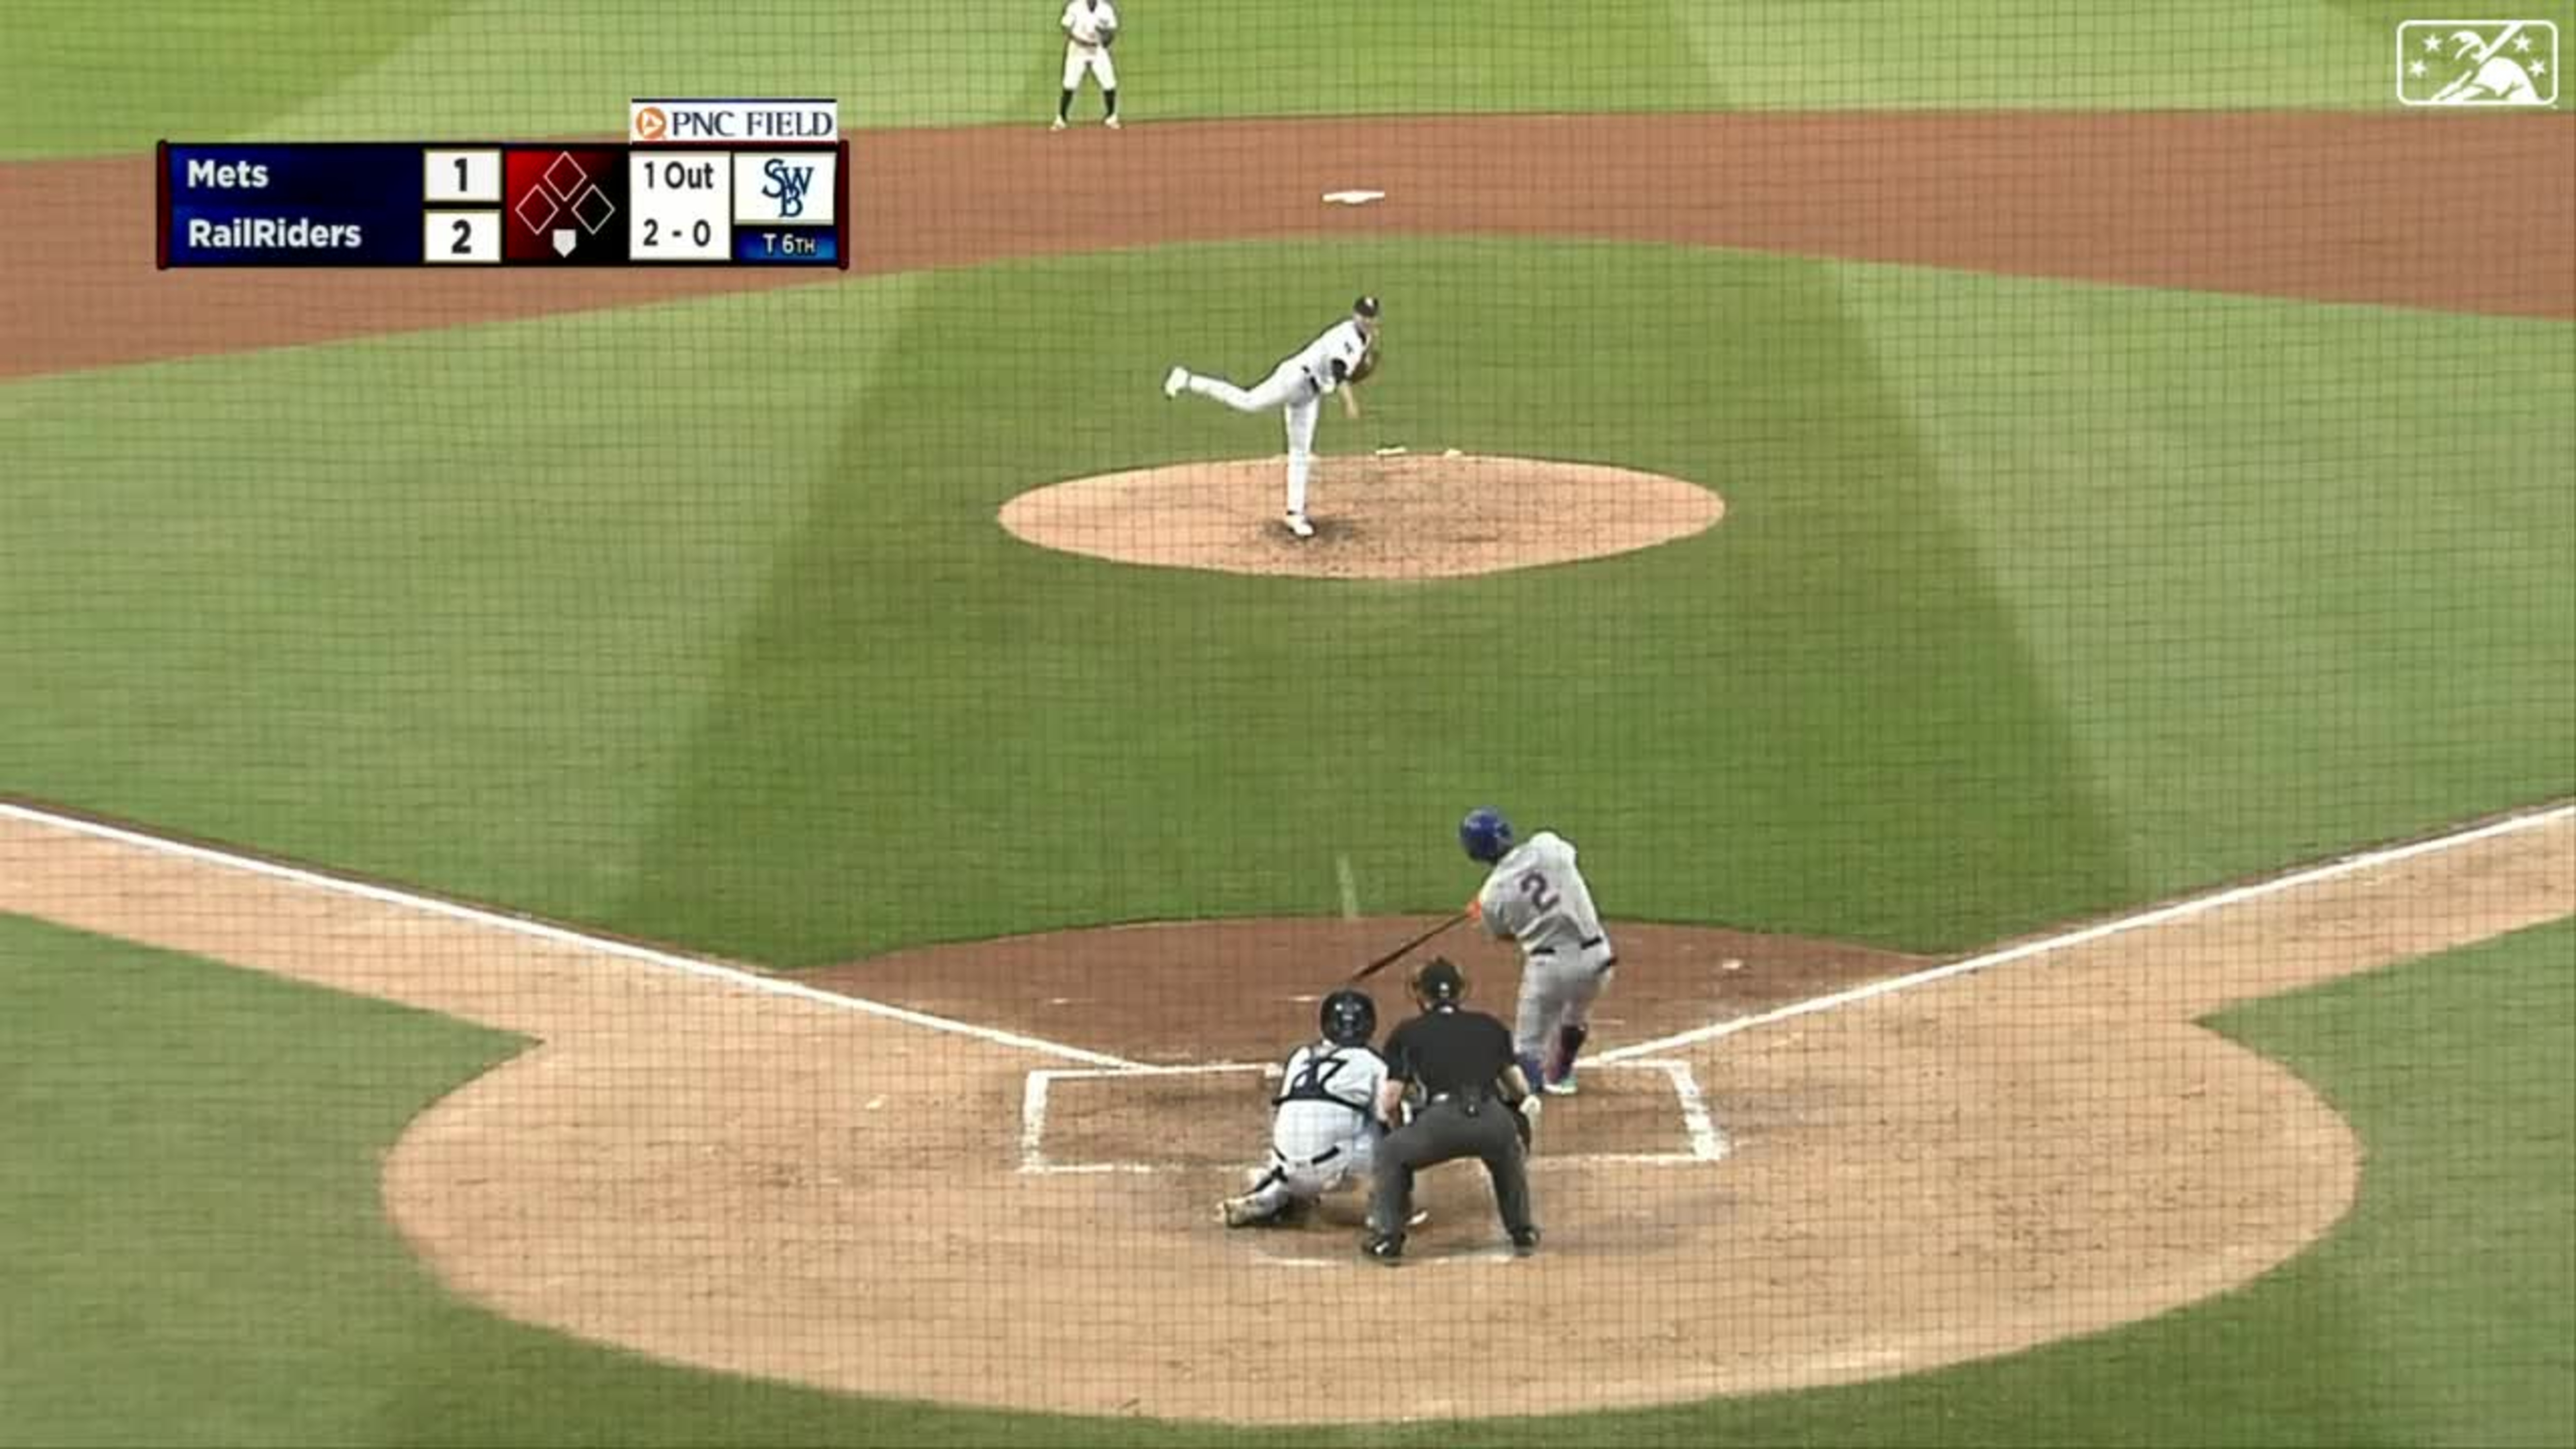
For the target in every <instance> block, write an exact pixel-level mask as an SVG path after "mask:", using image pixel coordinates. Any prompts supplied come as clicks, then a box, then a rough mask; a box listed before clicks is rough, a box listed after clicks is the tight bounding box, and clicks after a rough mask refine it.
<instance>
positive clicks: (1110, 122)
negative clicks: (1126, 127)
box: [1100, 116, 1122, 131]
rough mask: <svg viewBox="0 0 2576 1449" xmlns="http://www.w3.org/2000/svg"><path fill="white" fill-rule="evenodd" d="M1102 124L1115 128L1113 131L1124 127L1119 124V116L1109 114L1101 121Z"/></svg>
mask: <svg viewBox="0 0 2576 1449" xmlns="http://www.w3.org/2000/svg"><path fill="white" fill-rule="evenodd" d="M1100 124H1102V125H1104V126H1107V127H1108V128H1109V129H1111V130H1113V131H1116V130H1120V129H1122V128H1121V127H1120V126H1119V124H1118V118H1117V117H1116V116H1109V117H1106V118H1104V119H1103V120H1102V121H1101V123H1100Z"/></svg>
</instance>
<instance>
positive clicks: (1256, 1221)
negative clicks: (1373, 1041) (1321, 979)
mask: <svg viewBox="0 0 2576 1449" xmlns="http://www.w3.org/2000/svg"><path fill="white" fill-rule="evenodd" d="M1316 1017H1317V1025H1318V1026H1319V1027H1320V1028H1321V1030H1322V1031H1323V1039H1322V1040H1320V1041H1313V1042H1308V1043H1307V1044H1306V1045H1304V1046H1301V1047H1299V1048H1297V1049H1296V1050H1295V1051H1293V1052H1291V1053H1289V1054H1288V1064H1287V1066H1286V1067H1285V1068H1283V1069H1282V1071H1281V1073H1280V1091H1279V1095H1278V1096H1276V1097H1273V1098H1271V1099H1270V1101H1271V1105H1272V1107H1274V1108H1275V1109H1276V1112H1275V1115H1274V1116H1273V1117H1272V1119H1271V1126H1270V1165H1269V1166H1268V1167H1267V1168H1256V1169H1254V1171H1253V1174H1252V1183H1251V1187H1250V1190H1248V1191H1246V1192H1245V1193H1244V1194H1243V1196H1241V1197H1230V1198H1227V1199H1226V1200H1225V1201H1223V1202H1221V1203H1218V1204H1217V1209H1216V1211H1217V1216H1218V1218H1220V1219H1222V1220H1223V1221H1224V1223H1225V1225H1226V1226H1227V1227H1229V1228H1249V1227H1259V1226H1264V1225H1267V1224H1273V1223H1281V1222H1286V1221H1290V1220H1292V1219H1294V1218H1295V1217H1297V1216H1300V1215H1302V1214H1303V1213H1304V1212H1305V1210H1306V1209H1307V1208H1308V1207H1310V1206H1312V1205H1313V1204H1314V1202H1315V1200H1316V1199H1318V1198H1320V1197H1322V1196H1323V1195H1324V1194H1326V1193H1328V1192H1332V1191H1335V1190H1337V1189H1339V1188H1341V1187H1342V1186H1344V1185H1345V1184H1348V1183H1352V1182H1355V1181H1357V1180H1358V1179H1359V1178H1361V1177H1364V1176H1365V1175H1366V1174H1367V1173H1368V1171H1369V1168H1370V1165H1371V1164H1372V1163H1373V1162H1374V1161H1375V1160H1376V1155H1377V1144H1378V1140H1379V1139H1380V1138H1382V1137H1384V1136H1385V1135H1386V1124H1385V1121H1384V1119H1383V1118H1382V1117H1381V1116H1380V1115H1379V1111H1378V1088H1379V1087H1380V1086H1382V1085H1384V1083H1385V1082H1386V1062H1385V1060H1384V1059H1383V1058H1381V1057H1379V1056H1378V1054H1377V1053H1376V1052H1374V1051H1371V1050H1370V1049H1369V1038H1370V1037H1372V1036H1375V1035H1376V1034H1377V1003H1376V1002H1374V1001H1371V1000H1370V999H1369V995H1368V993H1367V992H1365V991H1356V990H1352V989H1350V988H1347V987H1345V988H1344V989H1342V990H1340V991H1336V992H1334V993H1333V994H1332V995H1330V996H1327V997H1325V998H1324V1004H1323V1005H1322V1006H1321V1007H1320V1008H1318V1010H1317V1012H1316Z"/></svg>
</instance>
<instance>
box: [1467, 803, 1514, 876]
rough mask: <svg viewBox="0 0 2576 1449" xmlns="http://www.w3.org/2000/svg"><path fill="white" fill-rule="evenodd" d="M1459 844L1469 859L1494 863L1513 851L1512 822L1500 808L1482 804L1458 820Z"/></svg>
mask: <svg viewBox="0 0 2576 1449" xmlns="http://www.w3.org/2000/svg"><path fill="white" fill-rule="evenodd" d="M1458 844H1459V846H1460V847H1461V848H1463V849H1464V850H1465V851H1466V852H1467V858H1468V859H1469V860H1480V861H1483V862H1484V863H1485V864H1487V865H1492V864H1493V863H1494V862H1495V861H1498V860H1500V859H1502V858H1503V857H1504V856H1506V855H1508V854H1510V853H1511V849H1512V822H1510V821H1508V820H1505V819H1504V818H1503V812H1501V811H1500V810H1496V809H1494V808H1493V807H1492V806H1489V805H1480V806H1478V807H1477V808H1475V809H1473V810H1470V811H1468V812H1467V818H1466V819H1464V820H1461V821H1459V822H1458Z"/></svg>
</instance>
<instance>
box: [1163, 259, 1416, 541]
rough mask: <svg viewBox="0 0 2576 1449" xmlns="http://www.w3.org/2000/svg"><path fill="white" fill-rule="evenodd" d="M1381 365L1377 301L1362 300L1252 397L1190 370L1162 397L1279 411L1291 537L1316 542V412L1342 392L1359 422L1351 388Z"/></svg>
mask: <svg viewBox="0 0 2576 1449" xmlns="http://www.w3.org/2000/svg"><path fill="white" fill-rule="evenodd" d="M1377 365H1378V304H1377V298H1375V297H1362V298H1360V299H1359V300H1358V301H1356V302H1353V303H1352V304H1351V315H1350V316H1348V317H1346V318H1344V319H1342V320H1341V321H1339V322H1336V323H1334V324H1333V325H1332V326H1330V327H1328V328H1326V329H1324V332H1323V335H1321V336H1319V337H1317V338H1316V339H1315V340H1314V341H1312V342H1309V343H1307V344H1306V345H1305V346H1304V347H1302V348H1300V349H1298V351H1297V355H1296V356H1294V357H1291V358H1289V359H1287V360H1286V361H1284V362H1282V363H1280V364H1279V365H1278V366H1277V367H1274V368H1272V369H1271V370H1270V375H1269V376H1268V377H1266V378H1264V379H1262V381H1261V383H1260V385H1259V386H1257V387H1254V388H1252V389H1250V390H1249V391H1247V390H1245V389H1243V388H1239V387H1237V386H1235V385H1234V384H1233V383H1230V382H1228V381H1226V380H1225V379H1224V378H1221V377H1202V376H1200V375H1198V374H1197V373H1194V372H1192V371H1190V370H1189V369H1188V368H1186V367H1175V368H1173V369H1172V370H1171V372H1170V373H1169V374H1167V375H1166V376H1165V377H1164V378H1163V396H1165V397H1179V396H1180V395H1181V394H1182V393H1184V392H1194V393H1197V394H1198V395H1199V396H1201V397H1205V398H1214V399H1216V400H1217V401H1218V402H1221V403H1223V404H1225V405H1226V406H1227V407H1230V408H1232V409H1234V410H1235V411H1236V412H1239V413H1266V412H1268V411H1270V410H1271V409H1273V408H1278V409H1280V410H1281V412H1282V415H1283V416H1285V417H1286V418H1287V420H1288V531H1289V532H1290V533H1292V534H1294V535H1296V536H1297V537H1299V538H1313V537H1314V536H1315V526H1314V525H1313V524H1312V523H1309V522H1307V521H1306V478H1307V476H1308V474H1310V473H1311V472H1312V471H1313V470H1314V466H1315V412H1316V408H1317V406H1318V404H1320V403H1321V402H1322V401H1323V398H1324V395H1325V394H1326V393H1333V392H1338V393H1340V394H1341V397H1342V411H1343V412H1344V413H1347V414H1348V415H1350V416H1351V417H1354V418H1356V417H1358V416H1359V415H1360V401H1359V395H1358V394H1357V393H1355V392H1353V391H1352V385H1353V384H1355V383H1362V382H1366V381H1368V380H1369V378H1370V377H1371V376H1372V375H1374V374H1375V373H1376V372H1377Z"/></svg>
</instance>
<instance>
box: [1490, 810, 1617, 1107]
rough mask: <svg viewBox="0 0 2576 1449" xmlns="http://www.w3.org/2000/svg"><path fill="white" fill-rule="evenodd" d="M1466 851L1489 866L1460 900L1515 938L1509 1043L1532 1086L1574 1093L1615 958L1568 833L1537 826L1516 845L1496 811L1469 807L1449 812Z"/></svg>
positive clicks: (1498, 932)
mask: <svg viewBox="0 0 2576 1449" xmlns="http://www.w3.org/2000/svg"><path fill="white" fill-rule="evenodd" d="M1458 843H1459V844H1460V845H1461V846H1463V847H1465V848H1466V851H1467V858H1468V859H1470V860H1473V861H1476V862H1478V863H1480V864H1482V865H1485V866H1487V867H1489V869H1488V870H1487V872H1486V875H1485V884H1484V886H1483V888H1482V889H1480V890H1478V891H1477V892H1476V898H1475V899H1474V900H1473V901H1471V902H1469V903H1468V906H1467V909H1468V911H1469V913H1470V914H1473V915H1475V916H1477V917H1478V918H1479V919H1481V920H1482V921H1483V922H1484V923H1485V931H1486V933H1487V934H1488V935H1491V936H1493V937H1495V938H1496V939H1510V940H1513V941H1516V942H1518V943H1519V944H1520V948H1521V998H1520V1007H1519V1013H1518V1017H1517V1019H1516V1020H1515V1021H1514V1023H1513V1026H1512V1048H1513V1051H1514V1052H1515V1053H1516V1054H1517V1055H1518V1057H1519V1058H1520V1066H1521V1071H1522V1073H1523V1074H1525V1075H1526V1076H1528V1078H1529V1079H1530V1081H1531V1082H1533V1083H1536V1084H1538V1085H1539V1087H1540V1089H1541V1090H1543V1091H1546V1092H1549V1093H1552V1094H1554V1095H1556V1096H1560V1097H1570V1096H1572V1095H1574V1090H1575V1085H1574V1058H1575V1056H1576V1054H1577V1053H1579V1052H1581V1051H1582V1050H1583V1043H1584V1040H1585V1038H1586V1037H1588V1036H1590V1035H1591V1032H1592V1003H1593V1002H1594V1001H1596V1000H1598V999H1599V998H1600V995H1601V991H1602V988H1603V987H1606V986H1608V985H1609V984H1610V975H1611V972H1612V971H1613V970H1615V969H1616V968H1617V966H1618V964H1619V957H1618V953H1617V952H1615V951H1613V950H1612V949H1611V947H1610V937H1609V934H1608V933H1607V932H1605V931H1603V930H1602V929H1601V912H1600V911H1599V909H1598V908H1596V907H1595V906H1594V905H1593V903H1592V887H1591V886H1590V885H1589V884H1588V883H1586V882H1585V880H1584V879H1583V872H1582V871H1580V870H1578V869H1576V868H1575V864H1574V846H1573V844H1572V842H1570V841H1568V840H1566V839H1565V838H1564V837H1562V836H1559V835H1557V834H1556V833H1555V832H1553V831H1548V830H1542V831H1540V832H1539V833H1538V834H1536V835H1533V836H1531V837H1530V838H1529V839H1527V840H1525V841H1522V842H1521V843H1520V844H1518V845H1514V844H1513V843H1512V823H1511V822H1510V821H1508V820H1505V819H1504V818H1503V816H1502V812H1500V811H1497V810H1491V809H1478V810H1471V811H1469V812H1468V813H1467V818H1466V819H1464V820H1462V821H1460V822H1458Z"/></svg>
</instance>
